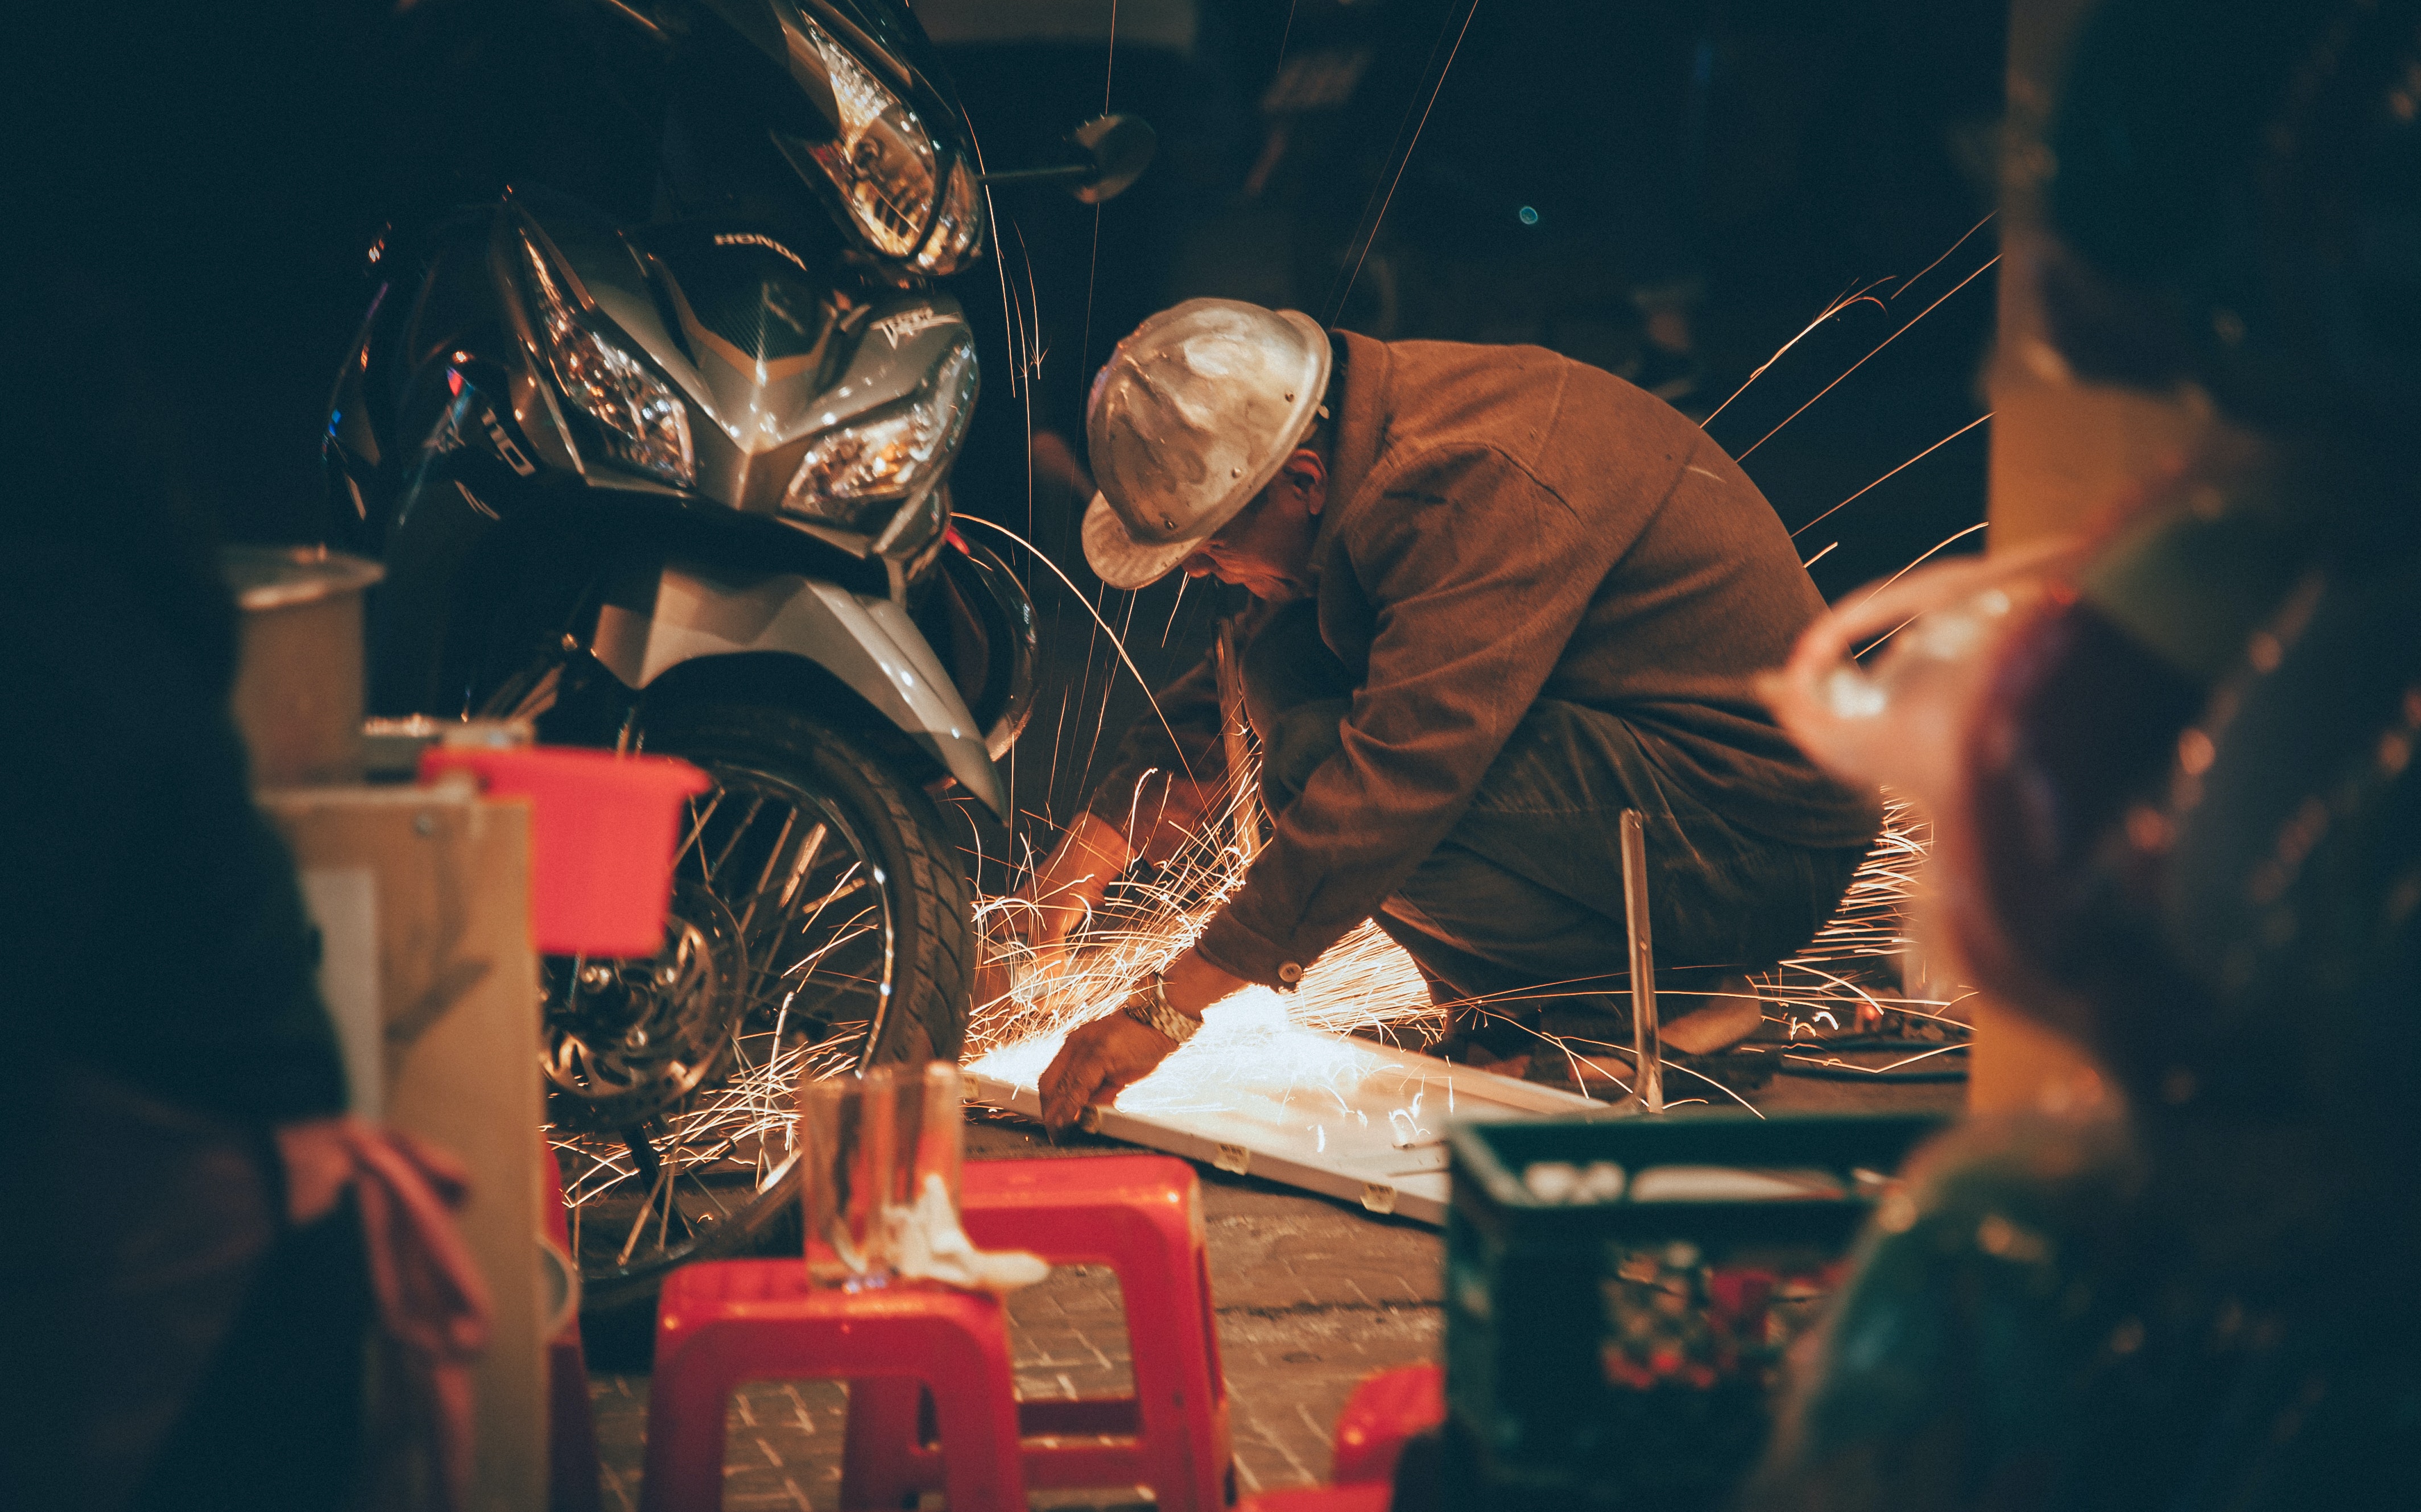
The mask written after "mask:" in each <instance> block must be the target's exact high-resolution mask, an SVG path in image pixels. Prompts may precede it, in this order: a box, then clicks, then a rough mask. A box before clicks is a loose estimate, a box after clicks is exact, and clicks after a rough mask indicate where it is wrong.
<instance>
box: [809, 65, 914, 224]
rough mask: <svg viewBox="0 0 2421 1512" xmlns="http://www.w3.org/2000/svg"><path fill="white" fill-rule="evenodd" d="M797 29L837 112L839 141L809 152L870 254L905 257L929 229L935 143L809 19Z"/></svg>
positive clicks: (895, 98) (907, 111)
mask: <svg viewBox="0 0 2421 1512" xmlns="http://www.w3.org/2000/svg"><path fill="white" fill-rule="evenodd" d="M801 24H802V25H803V26H804V29H805V32H806V35H807V39H808V40H809V41H810V42H812V43H813V44H814V46H815V49H816V51H817V53H818V54H820V55H821V56H822V58H823V63H824V69H825V76H826V77H827V78H828V79H830V81H831V82H832V92H833V103H834V104H835V105H836V106H838V107H839V109H840V132H839V136H838V139H837V140H836V141H832V142H819V143H816V144H815V145H813V146H812V147H810V148H807V152H808V155H809V156H810V157H812V158H814V159H815V161H816V164H817V165H818V166H819V167H820V168H822V169H823V171H824V174H825V176H826V177H827V178H829V179H832V181H833V187H834V188H836V189H837V190H839V191H840V197H841V199H842V201H843V203H845V204H847V205H848V206H849V210H850V213H851V215H852V216H854V217H855V218H856V220H857V224H858V228H859V229H860V230H862V231H864V232H865V233H866V238H867V241H869V242H873V243H874V246H875V250H877V251H879V252H882V253H883V254H885V255H886V256H889V257H906V256H908V255H909V254H910V253H912V252H914V251H915V250H916V244H917V243H918V242H922V241H923V240H924V239H925V231H926V228H927V227H928V226H930V225H931V224H932V219H933V199H934V194H935V191H936V190H937V189H938V188H939V187H940V186H939V183H938V180H937V171H938V165H937V164H936V163H935V160H934V153H933V139H932V137H931V136H929V134H927V132H926V131H925V123H924V122H922V121H920V120H918V119H917V118H916V113H915V112H914V111H913V110H911V109H909V108H908V106H907V105H906V104H905V103H904V102H902V101H901V100H900V99H899V97H898V95H895V94H893V93H892V92H891V91H890V90H889V89H886V88H884V87H883V86H882V82H881V81H880V80H878V79H876V78H875V76H874V75H873V74H871V73H868V72H867V70H866V66H865V65H864V64H862V63H860V62H858V60H857V59H856V58H855V57H853V56H851V54H850V52H849V50H848V49H847V48H845V47H843V46H841V45H840V44H839V43H838V42H836V41H834V40H833V39H831V38H830V37H829V36H826V35H825V33H824V31H823V28H821V27H820V26H818V25H816V24H815V23H813V22H805V21H803V22H802V23H801Z"/></svg>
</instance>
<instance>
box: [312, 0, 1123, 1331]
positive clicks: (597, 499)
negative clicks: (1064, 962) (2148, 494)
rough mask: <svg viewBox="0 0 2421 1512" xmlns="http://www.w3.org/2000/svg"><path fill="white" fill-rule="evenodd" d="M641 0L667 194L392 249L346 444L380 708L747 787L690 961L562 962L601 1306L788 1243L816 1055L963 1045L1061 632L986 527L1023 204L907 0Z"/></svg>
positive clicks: (680, 940) (1071, 164) (616, 8)
mask: <svg viewBox="0 0 2421 1512" xmlns="http://www.w3.org/2000/svg"><path fill="white" fill-rule="evenodd" d="M605 8H606V9H608V10H610V12H611V13H612V15H613V16H614V17H616V18H617V23H619V24H623V25H626V26H627V27H628V28H629V38H630V40H631V41H632V43H633V46H634V47H636V48H638V49H639V50H641V51H642V52H644V53H646V54H647V55H648V56H650V57H652V58H653V59H655V60H656V62H657V64H658V66H660V67H661V69H662V70H663V73H664V78H665V80H666V81H667V82H666V86H665V90H664V93H665V98H666V101H667V106H666V114H667V126H666V132H665V143H666V146H665V148H664V154H663V171H662V175H661V179H660V189H659V193H658V201H659V214H658V215H657V216H656V217H655V218H654V219H653V220H651V221H650V222H649V223H648V224H645V225H621V224H617V223H615V222H614V221H612V220H610V219H608V218H607V217H605V216H602V215H601V214H599V213H597V212H596V211H594V210H590V209H588V208H587V207H586V206H585V205H583V204H581V203H579V202H576V201H574V200H571V199H569V198H566V197H564V196H561V195H551V194H548V193H546V192H544V191H542V190H539V189H521V190H517V191H516V192H513V193H509V194H508V195H507V196H506V197H505V198H504V200H503V202H502V203H501V204H497V205H492V206H489V207H485V208H482V209H479V210H476V211H470V212H465V213H462V214H461V215H458V216H456V217H455V218H453V219H451V220H449V221H446V222H445V223H443V224H441V225H439V226H435V227H433V228H431V229H430V231H429V232H427V233H426V234H424V235H423V236H421V237H420V238H418V239H417V240H416V241H415V242H414V243H412V244H410V245H405V244H402V243H398V244H396V245H393V246H382V247H381V248H379V249H377V250H376V251H375V252H374V254H373V257H374V260H375V262H376V266H377V270H378V271H379V272H380V273H383V275H384V280H385V281H384V283H383V286H382V287H381V288H379V291H378V293H377V295H376V298H375V300H374V302H373V304H372V306H371V309H370V313H369V315H368V317H367V320H366V321H365V323H364V326H363V330H362V333H361V336H360V339H359V341H358V343H357V345H356V346H355V348H354V349H353V351H352V352H351V356H350V357H349V359H348V360H347V362H346V363H345V366H344V367H343V369H342V372H341V375H340V378H339V381H338V382H337V384H336V393H335V396H334V397H333V399H332V402H331V405H330V413H329V417H328V434H327V441H326V444H325V448H324V456H325V460H326V464H327V475H328V479H329V497H330V506H329V508H330V521H329V529H328V538H329V540H330V543H331V544H332V545H336V546H340V547H343V548H345V549H347V550H351V551H355V552H360V553H367V554H372V555H376V556H378V557H379V558H381V559H382V560H383V562H384V564H385V567H386V571H387V576H386V579H385V581H384V582H383V584H382V585H380V586H379V588H378V589H377V591H376V593H375V594H374V596H373V598H372V601H371V605H370V635H371V647H370V652H371V654H370V676H369V701H370V704H371V709H372V712H373V713H376V714H382V715H390V716H392V715H407V714H421V715H432V716H437V717H441V718H465V717H483V718H508V719H523V720H530V721H533V722H534V723H535V724H536V725H537V728H538V732H539V738H540V739H541V740H549V741H555V742H571V743H581V744H589V745H598V746H606V747H612V748H617V749H624V750H647V751H653V752H664V753H670V754H674V755H678V756H684V757H686V758H688V759H689V760H691V761H694V762H695V763H697V764H698V765H700V766H702V767H703V768H705V769H706V771H707V772H709V773H710V774H711V776H712V778H713V779H714V787H712V789H711V791H709V792H708V793H706V794H705V795H703V796H702V797H700V798H698V799H697V800H695V802H694V803H693V805H692V808H691V811H690V814H689V816H688V818H687V820H686V828H685V830H684V833H683V844H682V848H681V851H680V855H679V865H678V873H677V880H676V882H675V892H674V907H673V919H672V923H671V926H670V927H669V930H668V933H667V938H666V941H665V943H664V950H663V952H662V954H660V955H659V956H658V957H656V958H655V959H651V960H616V961H608V960H585V959H551V960H550V961H549V962H548V963H547V1000H546V1007H545V1015H546V1018H545V1024H546V1040H545V1049H544V1055H543V1062H542V1064H543V1070H544V1073H545V1075H546V1077H547V1080H548V1084H549V1098H550V1118H551V1122H552V1126H553V1128H552V1132H553V1137H554V1142H555V1146H556V1148H557V1151H558V1154H559V1157H560V1160H561V1164H562V1171H563V1177H564V1181H565V1184H566V1188H567V1192H568V1194H569V1195H570V1199H571V1201H572V1204H573V1212H574V1216H575V1223H576V1224H577V1226H578V1229H579V1233H578V1236H577V1242H576V1246H575V1247H576V1248H577V1250H578V1252H579V1259H580V1267H581V1270H582V1274H583V1284H584V1287H585V1291H586V1302H587V1303H588V1305H590V1306H592V1307H611V1306H614V1305H617V1304H618V1303H620V1302H627V1301H630V1300H633V1299H634V1298H637V1297H641V1296H644V1295H646V1294H647V1293H648V1292H649V1291H651V1290H652V1289H653V1287H654V1286H655V1285H656V1283H657V1282H658V1281H659V1280H660V1279H661V1277H662V1276H663V1274H664V1271H665V1270H668V1269H670V1268H671V1267H672V1266H674V1265H677V1264H680V1263H682V1262H685V1261H688V1260H692V1259H699V1258H705V1257H708V1256H711V1255H721V1254H728V1253H732V1252H734V1251H736V1250H739V1249H742V1248H743V1247H745V1246H746V1245H747V1244H748V1243H750V1242H751V1241H752V1240H754V1239H758V1237H760V1235H761V1233H762V1231H764V1230H765V1229H766V1228H767V1225H768V1224H771V1223H772V1222H773V1220H774V1219H775V1218H776V1217H777V1216H778V1215H779V1213H780V1212H781V1211H782V1209H783V1208H784V1205H785V1201H786V1199H787V1198H788V1197H789V1195H790V1193H791V1191H792V1186H791V1181H792V1172H793V1169H794V1166H793V1163H792V1161H791V1158H790V1157H791V1138H792V1134H791V1120H790V1115H789V1088H790V1087H791V1086H792V1085H793V1084H794V1083H795V1082H796V1080H797V1079H798V1077H799V1075H800V1074H801V1073H802V1072H803V1071H808V1070H814V1069H832V1068H849V1067H862V1066H865V1065H868V1064H872V1063H875V1062H882V1061H899V1062H919V1061H922V1060H925V1059H927V1058H929V1057H934V1056H942V1057H952V1056H955V1055H956V1054H957V1053H958V1052H959V1049H960V1046H961V1040H962V1038H963V1036H964V1032H965V1016H966V1012H967V1007H968V997H969V986H968V982H969V974H970V971H971V968H972V966H973V963H974V959H975V950H976V938H975V932H974V927H973V922H972V915H973V899H972V896H971V888H970V883H969V881H968V877H967V871H966V868H965V866H964V865H962V864H961V853H960V845H959V838H960V836H961V834H963V833H964V826H963V824H961V825H959V826H958V827H957V829H956V830H954V829H953V827H952V824H951V823H950V822H948V821H945V815H944V812H943V809H942V807H941V805H940V804H939V803H937V795H938V794H941V793H942V792H944V790H945V789H950V788H955V789H956V790H957V791H958V792H960V793H962V794H964V795H965V796H966V797H967V798H969V799H971V800H972V801H973V802H974V803H976V804H979V805H981V806H982V807H983V808H985V809H987V810H989V811H990V812H991V813H992V815H994V816H995V817H997V818H1002V819H1004V820H1005V819H1006V818H1007V813H1006V812H1005V799H1004V795H1003V789H1002V786H1001V782H1000V778H999V776H998V773H997V772H995V770H994V768H993V765H992V763H993V761H994V759H995V758H997V757H999V756H1002V755H1003V754H1005V753H1006V752H1007V749H1008V746H1009V744H1010V742H1011V741H1013V740H1015V739H1016V737H1017V734H1018V731H1019V729H1020V728H1021V727H1022V726H1023V723H1024V720H1025V717H1026V714H1027V711H1028V708H1029V705H1030V702H1031V698H1032V693H1033V676H1034V650H1035V630H1034V612H1033V606H1032V603H1031V601H1030V600H1029V599H1028V598H1027V596H1026V593H1025V591H1024V589H1023V586H1022V585H1020V584H1019V583H1018V581H1017V580H1016V578H1015V577H1013V576H1012V575H1011V574H1010V573H1009V572H1008V570H1007V569H1006V568H1005V567H1004V566H1003V564H1002V563H1001V562H1000V561H999V560H998V559H997V558H995V557H994V556H993V555H992V553H989V552H988V551H986V550H985V549H984V548H983V547H981V546H979V545H976V544H975V543H973V542H970V541H968V540H967V539H965V538H963V537H962V536H961V535H960V534H959V532H958V531H956V530H955V529H953V528H952V526H951V523H950V520H951V502H950V484H951V480H950V468H951V462H952V460H953V458H954V455H955V453H956V451H957V448H958V445H959V443H960V440H961V437H962V435H963V434H964V431H965V428H966V423H967V418H968V414H969V412H970V411H971V409H972V408H973V406H974V404H975V401H976V391H977V374H976V350H975V343H974V339H973V336H972V335H971V333H970V331H969V330H968V326H967V321H966V317H965V315H964V313H963V312H962V311H961V307H960V305H959V304H958V302H957V301H956V300H955V299H954V298H952V297H951V295H950V294H949V292H948V291H947V288H946V287H945V286H944V285H943V284H942V283H941V282H939V280H941V279H943V278H945V277H946V276H947V275H948V274H951V273H956V272H959V271H961V270H963V269H967V268H969V267H971V266H973V265H974V264H975V263H976V261H977V259H978V258H979V257H981V256H982V253H983V251H984V243H985V235H986V217H987V208H986V196H985V194H984V179H983V178H982V176H981V174H980V172H979V168H978V164H977V162H976V156H975V153H974V150H973V148H972V144H971V143H970V142H969V140H968V139H967V137H966V134H965V132H964V131H963V129H962V127H961V118H960V112H959V110H958V106H957V103H956V101H955V99H954V98H953V96H952V93H951V90H950V86H949V84H948V81H947V79H946V77H945V74H944V73H943V71H942V70H941V68H940V67H939V65H938V63H937V62H936V60H935V59H934V58H933V56H932V54H931V50H930V47H929V44H928V43H927V42H926V40H925V39H924V36H923V34H922V32H921V31H919V30H918V28H917V27H916V24H915V23H914V19H913V18H912V17H911V16H910V14H909V12H908V10H907V8H905V6H903V5H900V4H898V0H661V3H656V4H641V3H638V0H629V3H623V0H615V3H614V4H612V5H610V6H608V7H605ZM1149 152H1150V140H1149V130H1148V128H1146V127H1143V126H1142V124H1141V123H1140V122H1133V121H1124V120H1117V119H1109V120H1103V121H1097V122H1094V123H1092V125H1090V126H1088V127H1086V128H1084V129H1083V130H1082V131H1080V132H1078V133H1077V135H1076V136H1074V137H1071V138H1070V145H1069V149H1068V154H1067V161H1065V162H1063V163H1059V164H1046V165H1043V166H1041V167H1039V168H1027V169H1024V170H1023V171H1021V172H1020V173H1018V174H1017V175H1014V176H1013V177H1017V178H1020V179H1060V180H1063V181H1065V182H1066V183H1068V184H1069V185H1070V187H1071V188H1074V189H1075V190H1076V191H1077V192H1078V193H1079V195H1080V197H1086V198H1091V199H1098V198H1102V197H1106V196H1107V195H1110V194H1114V193H1116V192H1117V190H1119V189H1122V188H1124V187H1125V185H1126V183H1128V182H1131V181H1132V179H1133V178H1134V177H1135V175H1136V174H1137V173H1139V172H1140V171H1141V170H1142V166H1143V164H1144V162H1145V161H1147V160H1148V156H1149ZM998 177H1002V178H1007V177H1012V176H1009V175H1002V176H998Z"/></svg>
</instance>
